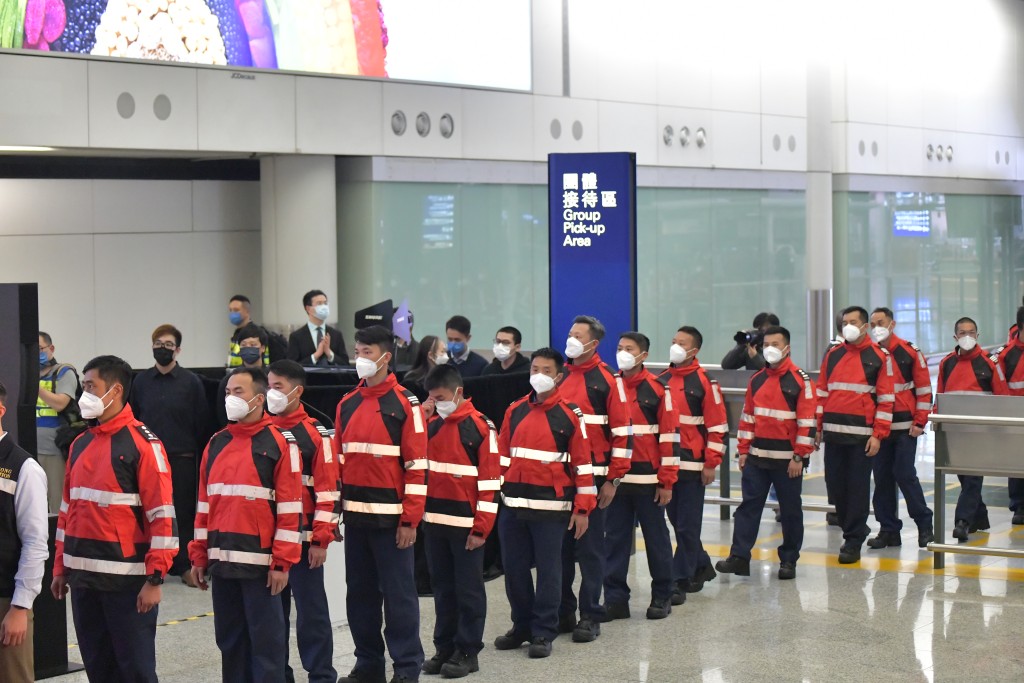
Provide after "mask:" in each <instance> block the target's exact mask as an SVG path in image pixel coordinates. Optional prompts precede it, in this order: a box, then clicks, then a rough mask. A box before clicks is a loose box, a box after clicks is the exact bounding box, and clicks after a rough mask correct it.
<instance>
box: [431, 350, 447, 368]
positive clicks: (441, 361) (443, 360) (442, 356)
mask: <svg viewBox="0 0 1024 683" xmlns="http://www.w3.org/2000/svg"><path fill="white" fill-rule="evenodd" d="M434 364H435V365H448V354H447V353H445V352H444V351H442V352H441V353H439V354H437V357H436V358H434Z"/></svg>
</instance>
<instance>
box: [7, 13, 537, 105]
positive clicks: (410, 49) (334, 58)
mask: <svg viewBox="0 0 1024 683" xmlns="http://www.w3.org/2000/svg"><path fill="white" fill-rule="evenodd" d="M530 22H531V19H530V3H529V0H0V48H15V49H18V48H21V49H26V50H37V51H43V52H66V53H68V52H69V53H80V54H89V55H96V56H100V57H122V58H129V59H151V60H157V61H167V62H187V63H192V64H206V65H220V66H236V67H255V68H259V69H284V70H288V71H305V72H314V73H327V74H339V75H347V76H371V77H376V78H395V79H402V80H415V81H426V82H436V83H450V84H454V85H472V86H482V87H492V88H503V89H510V90H529V89H530V88H531V69H532V67H531V64H532V57H531V23H530Z"/></svg>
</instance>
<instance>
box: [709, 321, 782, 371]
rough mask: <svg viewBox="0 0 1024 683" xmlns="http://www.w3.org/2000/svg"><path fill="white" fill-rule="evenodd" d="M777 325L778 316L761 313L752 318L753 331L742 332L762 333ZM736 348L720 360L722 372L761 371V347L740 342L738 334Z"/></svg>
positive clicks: (738, 334) (762, 366) (762, 363)
mask: <svg viewBox="0 0 1024 683" xmlns="http://www.w3.org/2000/svg"><path fill="white" fill-rule="evenodd" d="M778 324H779V316H777V315H775V314H774V313H768V312H762V313H758V314H757V315H756V316H754V323H753V325H752V328H753V329H750V330H742V331H741V332H747V333H751V334H753V333H763V332H764V331H765V330H766V329H767V328H769V327H772V326H773V325H778ZM735 339H736V346H734V347H733V349H732V351H730V352H729V353H727V354H725V358H723V359H722V369H723V370H761V369H762V368H764V366H765V365H766V363H765V361H764V356H762V355H761V348H760V347H761V345H760V344H757V343H749V342H743V341H740V333H737V334H736V338H735Z"/></svg>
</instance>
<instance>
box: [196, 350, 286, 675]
mask: <svg viewBox="0 0 1024 683" xmlns="http://www.w3.org/2000/svg"><path fill="white" fill-rule="evenodd" d="M266 391H267V376H266V375H265V374H263V370H260V369H258V368H236V369H235V370H234V371H232V373H231V375H229V377H228V385H227V392H228V393H227V396H226V397H225V399H224V407H225V409H226V410H227V416H228V420H229V423H228V426H227V427H226V428H225V429H222V430H221V431H219V432H217V433H216V434H214V435H213V438H211V439H210V443H209V444H207V446H206V450H205V452H204V453H203V460H202V464H201V465H200V470H199V504H198V505H197V509H196V531H195V536H196V537H195V540H194V541H192V542H191V543H190V544H189V548H188V554H189V558H190V559H191V560H192V578H193V579H194V580H195V582H196V583H197V584H198V585H199V587H200V588H201V589H202V590H206V589H207V587H208V585H209V583H208V580H207V579H208V577H210V576H212V577H213V578H214V579H215V580H214V582H213V611H214V617H213V628H214V633H215V634H216V637H217V647H218V648H220V652H221V679H222V680H224V681H237V682H238V683H242V682H243V681H281V680H284V675H285V674H284V671H285V662H286V660H287V653H286V643H287V637H288V635H287V628H288V627H287V624H286V623H285V620H284V611H283V609H282V608H281V598H280V597H279V596H280V593H281V591H282V590H284V587H285V585H287V583H288V570H289V569H291V567H292V565H294V564H295V563H297V562H298V561H299V557H300V553H301V552H302V545H301V536H300V534H299V528H300V523H301V516H302V492H301V490H300V488H301V480H300V475H301V471H302V464H301V462H300V459H301V456H300V455H299V448H298V444H297V443H296V441H295V439H294V438H293V437H290V436H285V435H284V434H282V433H281V432H280V431H279V430H278V429H277V428H275V427H274V426H273V425H272V424H271V421H270V416H268V415H267V414H266V412H265V411H264V406H265V403H266Z"/></svg>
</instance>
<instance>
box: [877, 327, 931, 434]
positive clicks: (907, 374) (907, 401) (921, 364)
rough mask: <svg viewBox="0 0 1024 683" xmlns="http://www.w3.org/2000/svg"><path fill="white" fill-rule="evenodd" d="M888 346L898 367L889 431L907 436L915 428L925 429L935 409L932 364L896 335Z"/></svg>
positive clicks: (894, 374)
mask: <svg viewBox="0 0 1024 683" xmlns="http://www.w3.org/2000/svg"><path fill="white" fill-rule="evenodd" d="M886 343H887V345H886V346H884V347H883V348H884V349H886V350H887V351H888V352H889V355H890V356H892V359H893V361H894V363H895V367H894V368H893V389H894V390H895V395H896V402H895V407H894V408H893V412H892V426H891V427H890V429H889V431H890V433H892V432H905V431H908V430H909V429H910V428H911V426H913V425H917V426H918V427H920V428H922V429H923V428H924V426H925V425H926V424H927V423H928V413H929V412H931V409H932V377H931V374H929V372H928V361H927V360H925V357H924V354H923V353H921V350H920V349H918V348H917V347H916V346H914V345H913V344H911V343H910V342H908V341H907V340H905V339H900V338H899V337H897V336H896V335H895V334H890V335H889V339H888V340H887V342H886Z"/></svg>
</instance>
